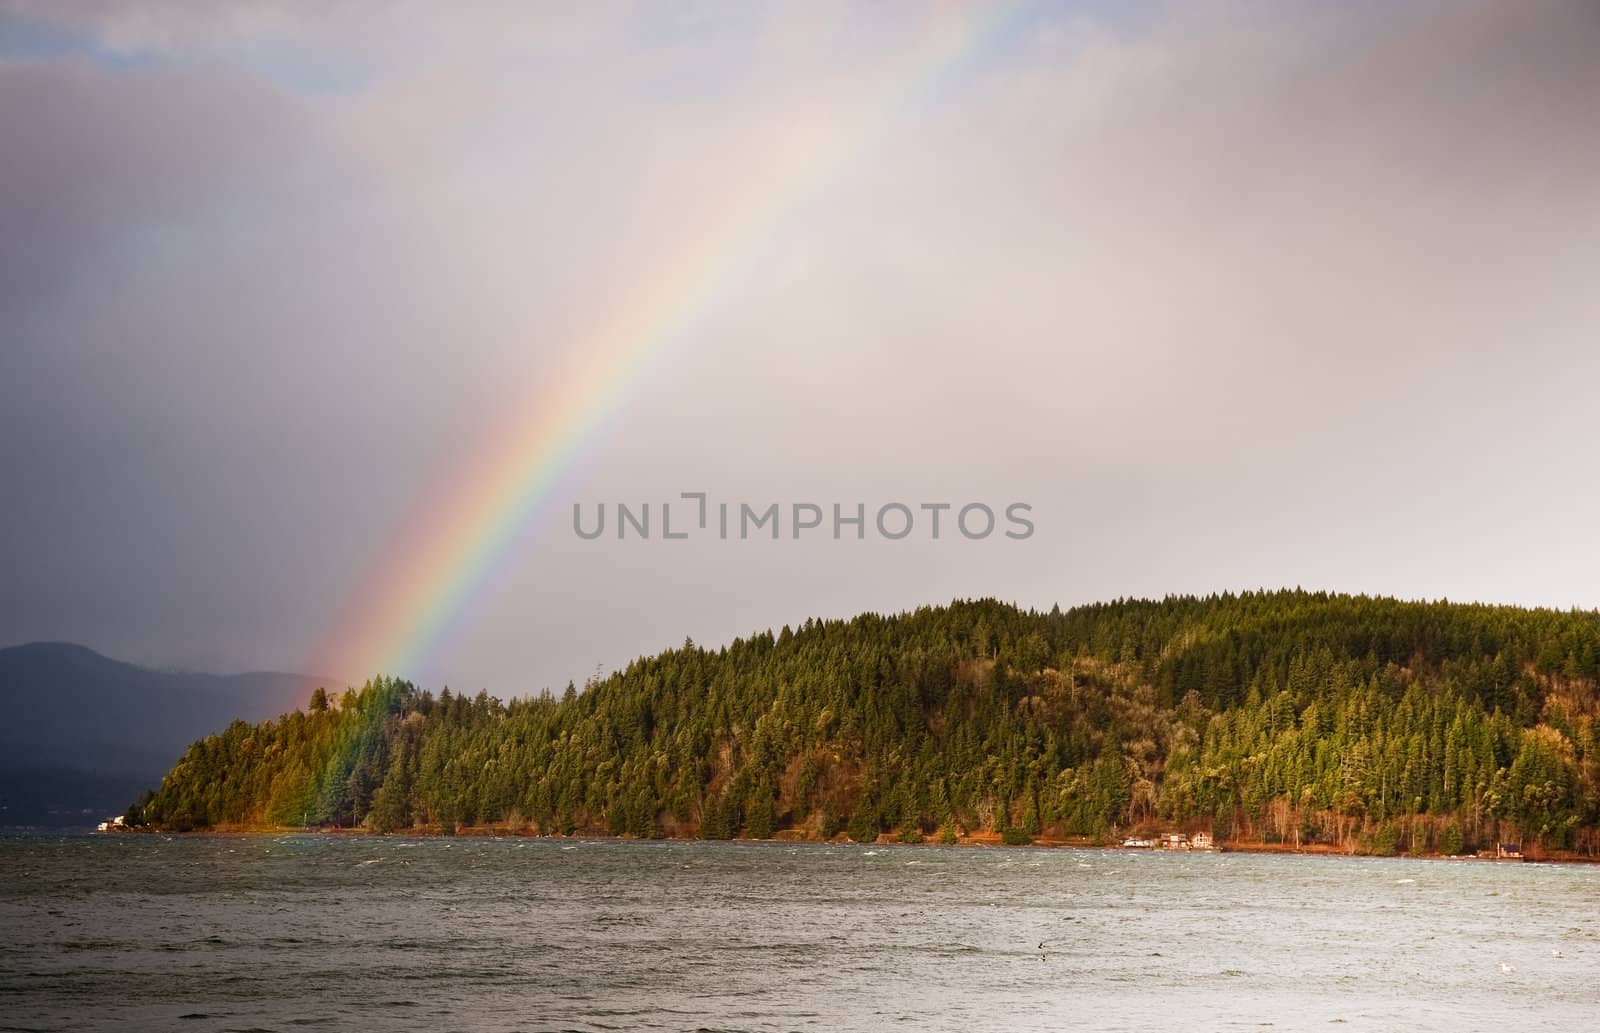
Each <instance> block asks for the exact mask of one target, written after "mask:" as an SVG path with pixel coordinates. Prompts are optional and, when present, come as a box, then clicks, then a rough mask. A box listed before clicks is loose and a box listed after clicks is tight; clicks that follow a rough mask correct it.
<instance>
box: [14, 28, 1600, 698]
mask: <svg viewBox="0 0 1600 1033" xmlns="http://www.w3.org/2000/svg"><path fill="white" fill-rule="evenodd" d="M317 8H318V9H317V10H316V11H315V12H313V11H312V10H311V8H310V7H305V6H297V5H291V4H267V3H259V4H258V3H243V4H235V3H227V2H224V3H219V4H215V5H207V6H206V7H205V8H204V9H203V10H202V9H197V8H194V7H193V6H192V5H188V4H180V3H175V2H174V3H157V2H152V3H127V4H112V3H96V2H85V3H78V4H70V5H60V4H55V3H45V2H16V0H8V2H0V139H3V140H4V144H3V146H0V484H3V485H4V501H3V503H0V570H3V576H0V645H9V644H15V643H20V642H25V641H31V640H37V639H52V640H70V641H76V642H80V643H83V644H86V645H89V646H91V647H92V648H95V649H98V650H100V651H101V652H104V653H106V654H108V655H111V656H115V657H118V658H123V659H128V660H132V661H135V662H139V663H144V664H148V665H152V666H159V667H180V668H190V669H205V670H212V671H220V672H232V671H241V670H251V669H278V670H296V671H304V672H307V673H312V674H316V675H320V676H325V677H328V678H329V679H331V680H334V681H358V680H360V679H362V678H364V677H367V676H369V675H372V674H376V673H389V674H394V675H399V676H404V677H409V678H413V679H416V680H418V681H419V682H420V683H422V684H424V685H426V686H429V687H435V688H436V687H439V686H441V685H445V684H448V685H450V686H452V687H455V688H458V689H468V690H472V691H476V690H477V689H479V688H486V689H488V690H489V691H490V692H491V693H493V694H495V695H499V696H502V697H507V696H513V695H521V694H526V693H531V692H537V691H538V690H539V689H541V688H543V687H547V686H548V687H552V688H555V689H557V690H559V689H560V687H562V686H564V685H565V684H566V682H567V681H568V680H569V679H570V680H575V681H577V682H578V683H579V684H580V685H581V684H582V683H583V681H584V680H585V679H586V678H588V677H590V676H592V675H594V674H595V673H596V672H597V671H607V670H610V669H613V668H615V667H617V666H619V665H623V664H626V663H627V662H628V661H629V660H631V659H632V658H634V657H636V656H640V655H647V654H650V653H654V652H657V651H659V650H660V649H663V648H667V647H671V646H674V645H677V644H680V643H682V641H683V640H684V639H685V638H693V639H694V640H695V641H696V642H698V643H701V644H707V645H715V644H718V643H724V642H728V641H731V640H732V639H733V638H735V637H737V636H742V635H747V634H749V633H751V632H754V631H757V630H761V629H766V628H778V627H781V626H782V625H784V624H786V623H788V624H798V623H800V622H802V621H804V620H805V619H806V618H808V617H844V616H849V615H852V614H855V613H858V612H862V611H869V610H873V611H880V612H887V611H898V610H902V609H907V608H913V607H916V606H919V605H924V604H938V603H944V602H948V601H949V600H951V599H953V598H958V597H974V596H994V597H998V598H1001V599H1004V600H1009V601H1014V602H1017V603H1019V604H1021V605H1024V606H1031V607H1038V608H1042V609H1048V608H1049V607H1050V606H1051V605H1054V604H1060V605H1062V606H1063V607H1066V606H1069V605H1072V604H1075V603H1083V602H1091V601H1097V600H1105V599H1112V598H1118V597H1124V596H1161V595H1165V594H1169V593H1199V594H1204V593H1209V592H1216V591H1224V590H1235V591H1237V590H1246V589H1253V588H1258V587H1266V588H1277V587H1293V586H1297V585H1298V586H1304V587H1306V588H1314V589H1329V590H1339V591H1351V592H1366V593H1370V594H1392V595H1398V596H1402V597H1407V598H1449V599H1453V600H1482V601H1488V602H1501V603H1517V604H1525V605H1548V606H1557V607H1569V606H1580V607H1583V608H1594V607H1597V606H1600V538H1597V536H1596V534H1595V528H1596V527H1600V477H1597V476H1596V474H1597V472H1600V471H1597V465H1600V464H1597V460H1596V451H1595V447H1594V446H1595V443H1596V440H1597V430H1596V423H1595V411H1596V402H1597V401H1600V388H1597V386H1596V385H1600V347H1597V343H1600V291H1597V290H1595V289H1594V284H1595V270H1597V269H1600V118H1596V98H1597V97H1600V62H1596V61H1595V60H1593V56H1594V55H1595V54H1596V53H1600V7H1596V6H1595V5H1594V4H1593V3H1589V2H1571V3H1557V2H1542V0H1533V2H1517V3H1477V2H1472V0H1463V2H1450V3H1444V2H1438V3H1428V2H1416V3H1401V4H1366V3H1357V4H1338V5H1334V4H1320V3H1318V4H1313V3H1301V4H1296V3H1279V4H1273V3H1242V2H1241V3H1230V2H1201V3H1186V4H1178V5H1172V6H1167V5H1163V4H1137V5H1117V4H1103V3H1102V4H1076V5H1073V4H1054V5H1049V4H1047V5H1038V4H1033V5H1028V4H1021V5H1018V4H1012V5H1006V6H995V7H987V6H970V7H963V6H954V7H946V6H939V5H931V4H929V5H914V4H905V5H884V4H877V3H863V4H857V5H834V4H811V3H807V4H793V5H787V4H715V3H699V2H686V3H681V4H653V3H638V4H606V3H600V4H581V5H579V4H572V5H554V4H535V5H512V4H503V5H502V4H481V5H465V6H458V5H438V4H431V3H395V4H382V5H378V4H366V3H359V2H348V3H340V4H335V5H328V6H327V7H326V8H325V9H324V7H323V5H317ZM640 299H645V300H640ZM650 299H655V300H650ZM652 305H653V306H655V307H654V308H652V307H651V306H652ZM630 313H644V314H643V315H638V316H630V315H629V314H630ZM662 313H666V315H662ZM669 317H670V318H669ZM591 366H594V367H596V368H599V367H603V368H605V369H607V370H611V371H613V372H612V373H608V374H606V376H605V377H602V378H600V379H598V380H596V379H595V378H593V377H590V378H588V379H585V376H584V375H583V371H584V370H585V369H588V368H590V367H591ZM574 371H577V372H574ZM596 384H598V385H599V386H598V387H597V386H596ZM519 442H520V443H521V445H526V446H527V448H521V445H519V446H518V448H513V447H511V445H514V444H517V443H519ZM519 448H521V450H520V451H519ZM530 449H531V451H530ZM527 456H532V457H533V458H531V459H529V458H526V457H527ZM519 457H522V458H519ZM540 457H542V458H540ZM474 470H486V471H488V473H486V474H484V476H483V477H479V476H478V475H476V474H474V473H473V471H474ZM497 477H498V479H496V478H497ZM684 492H704V493H706V495H707V498H708V501H709V502H710V504H711V507H712V514H713V515H712V519H711V521H710V524H709V527H710V528H711V530H708V531H700V530H699V529H698V527H696V528H695V529H694V530H695V533H693V534H691V535H690V536H689V537H688V538H687V539H673V540H666V539H664V538H663V537H662V536H661V533H660V532H661V527H660V519H661V506H662V504H663V503H666V502H669V501H670V502H672V503H673V508H672V517H671V519H672V520H673V524H674V529H675V530H677V529H678V528H680V527H683V526H685V525H686V524H687V523H688V522H689V518H690V516H691V515H692V514H693V513H694V507H695V503H694V502H693V501H690V500H684V499H682V498H681V497H680V496H681V493H684ZM619 502H620V503H626V504H628V505H629V506H630V507H632V508H633V509H634V510H635V511H637V510H638V509H639V508H640V507H642V505H643V504H644V503H647V502H648V503H650V504H651V508H652V511H653V516H654V519H655V523H654V524H653V525H652V527H651V531H652V532H653V533H652V535H651V536H650V537H649V538H641V537H640V536H638V535H630V536H628V537H626V538H624V539H622V540H618V539H617V537H616V536H615V526H616V512H615V509H614V507H615V505H616V504H617V503H619ZM719 502H727V503H730V504H732V506H733V508H734V512H735V514H736V515H737V512H738V506H739V504H740V503H745V504H749V505H750V506H752V507H753V508H755V509H757V510H764V509H765V507H766V506H767V505H768V504H771V503H774V502H776V503H778V504H779V505H780V518H781V521H782V523H781V528H780V536H779V538H778V539H777V540H773V539H771V538H770V537H763V535H764V534H765V531H762V532H759V533H758V534H757V535H755V536H753V537H751V538H748V539H741V538H740V537H739V536H738V533H737V530H735V532H734V534H732V535H731V536H730V537H729V539H727V540H723V539H721V538H720V537H718V536H717V535H716V534H715V533H714V528H715V522H716V521H715V515H714V514H715V507H716V505H717V504H718V503H719ZM896 502H898V503H901V504H903V505H905V506H906V507H907V508H908V509H909V510H911V512H912V515H913V517H914V518H915V522H914V525H913V530H912V533H910V534H908V535H907V536H906V537H904V538H901V539H891V538H888V537H885V536H884V535H882V534H880V533H878V532H877V530H876V528H875V527H873V526H872V522H873V515H874V514H875V513H876V512H877V510H878V508H879V507H880V506H883V505H886V504H889V503H896ZM796 503H812V504H816V505H818V506H819V507H821V508H822V510H823V512H824V513H825V514H829V515H831V507H832V506H833V505H834V504H836V503H837V504H840V505H842V506H843V507H845V512H846V513H847V514H848V513H850V512H852V511H853V509H854V506H855V505H856V504H857V503H860V504H862V505H864V506H866V507H867V508H866V512H867V520H868V528H867V533H866V534H865V536H864V538H862V539H859V540H858V539H856V538H854V537H852V533H853V532H851V531H850V529H849V528H846V534H845V535H844V536H843V537H841V538H840V539H838V540H835V539H834V538H833V536H832V535H831V533H829V527H828V525H827V523H825V524H824V526H823V528H822V530H821V531H817V532H806V533H803V534H802V535H801V537H800V538H799V539H796V538H795V537H793V534H792V531H791V516H792V512H793V511H792V507H793V506H794V505H795V504H796ZM924 503H948V504H950V505H951V506H952V509H951V510H949V511H947V512H945V520H946V524H945V526H944V529H943V534H941V536H940V537H939V538H937V539H935V538H933V537H932V535H931V533H930V531H929V527H928V523H927V519H926V518H927V517H928V516H929V515H930V511H928V510H922V509H920V508H919V507H920V506H921V505H922V504H924ZM970 503H982V504H984V505H987V506H990V507H991V508H992V509H993V510H994V511H996V513H997V514H999V515H1000V520H999V523H998V525H997V530H996V531H995V532H994V533H993V534H991V535H989V536H987V537H984V538H981V539H968V538H966V537H963V536H962V535H960V534H959V533H954V532H952V529H951V525H950V524H949V522H948V521H950V520H952V519H953V516H954V514H955V513H956V511H958V510H959V509H960V508H961V507H962V506H965V505H967V504H970ZM1013 503H1021V504H1024V505H1026V506H1027V507H1029V508H1028V509H1027V510H1026V514H1027V516H1028V517H1029V519H1030V520H1031V522H1032V533H1031V534H1029V535H1028V536H1027V537H1025V538H1008V537H1006V536H1005V535H1004V534H1003V531H1004V530H1005V529H1007V528H1008V527H1012V528H1015V527H1016V526H1017V525H1008V524H1007V523H1006V522H1005V519H1004V510H1005V507H1006V506H1008V505H1011V504H1013ZM575 505H577V506H579V507H581V508H580V512H581V513H582V514H583V515H584V520H585V521H587V522H592V520H593V518H594V514H595V513H596V512H597V509H598V507H600V506H602V505H604V506H606V507H608V508H610V510H611V512H610V513H609V516H610V518H611V523H609V524H608V526H607V531H606V533H605V534H603V535H601V536H600V537H599V538H597V539H594V540H586V539H584V538H582V537H580V536H579V535H577V534H576V533H575V532H574V527H573V520H572V517H573V508H574V506H575ZM455 512H459V513H461V514H464V515H463V516H462V518H461V519H460V520H457V521H455V522H454V523H452V522H451V520H450V519H447V518H446V517H447V515H448V514H450V513H455ZM897 512H898V511H896V513H897ZM891 515H892V518H893V519H892V520H891V523H890V527H891V530H893V529H896V525H897V524H898V521H899V520H900V517H899V516H898V515H895V514H891ZM491 531H492V533H490V532H491Z"/></svg>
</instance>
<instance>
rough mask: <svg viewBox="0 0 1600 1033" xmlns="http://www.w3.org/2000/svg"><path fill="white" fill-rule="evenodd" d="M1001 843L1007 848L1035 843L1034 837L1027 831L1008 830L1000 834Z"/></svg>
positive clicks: (1018, 829)
mask: <svg viewBox="0 0 1600 1033" xmlns="http://www.w3.org/2000/svg"><path fill="white" fill-rule="evenodd" d="M1000 842H1002V843H1004V844H1005V845H1006V846H1027V845H1028V844H1030V843H1032V842H1033V837H1032V836H1030V835H1028V833H1027V830H1025V829H1020V828H1008V829H1006V830H1004V831H1003V832H1001V833H1000Z"/></svg>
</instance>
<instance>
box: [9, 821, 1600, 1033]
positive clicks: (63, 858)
mask: <svg viewBox="0 0 1600 1033" xmlns="http://www.w3.org/2000/svg"><path fill="white" fill-rule="evenodd" d="M1597 905H1600V868H1589V867H1582V866H1547V865H1495V864H1487V863H1471V862H1455V863H1447V862H1422V861H1404V860H1377V859H1365V858H1326V857H1316V858H1308V857H1269V856H1250V855H1241V854H1182V855H1175V854H1162V853H1145V852H1139V853H1133V852H1128V853H1122V852H1117V851H1080V850H1044V849H987V850H986V849H973V848H958V847H952V848H941V847H893V846H875V847H860V846H817V845H790V844H777V843H752V844H743V843H631V842H577V841H566V840H542V839H496V840H486V839H456V840H445V839H431V840H417V839H378V838H335V837H323V836H283V837H276V838H271V837H225V836H204V837H180V838H176V839H166V838H162V837H156V836H132V835H130V836H110V837H106V836H101V837H92V838H91V837H85V836H67V837H61V836H50V837H45V836H9V837H4V838H0V929H4V933H5V935H4V943H3V945H0V1029H26V1030H45V1029H107V1030H110V1029H119V1030H120V1029H128V1028H168V1027H174V1028H181V1029H184V1030H194V1031H197V1033H198V1031H203V1030H245V1029H254V1030H296V1029H307V1028H309V1029H327V1030H343V1029H349V1030H393V1029H417V1030H430V1031H431V1030H441V1029H472V1030H542V1029H584V1030H614V1029H627V1030H636V1029H673V1030H678V1029H696V1028H702V1027H707V1028H715V1029H725V1030H836V1029H844V1028H853V1029H880V1028H889V1027H891V1026H893V1027H896V1028H901V1029H949V1030H976V1029H996V1030H999V1029H1004V1030H1030V1029H1039V1030H1043V1029H1062V1028H1083V1029H1103V1030H1123V1029H1126V1030H1133V1029H1147V1028H1150V1027H1152V1026H1153V1025H1162V1026H1173V1025H1180V1026H1188V1027H1189V1028H1194V1029H1223V1028H1234V1027H1238V1028H1244V1027H1251V1028H1280V1029H1306V1028H1312V1027H1318V1026H1328V1025H1330V1024H1336V1025H1337V1028H1340V1029H1346V1030H1358V1029H1396V1028H1405V1029H1414V1030H1450V1031H1455V1030H1462V1029H1497V1030H1504V1029H1526V1028H1530V1027H1532V1026H1534V1025H1536V1024H1540V1023H1550V1024H1552V1025H1556V1024H1564V1025H1565V1026H1567V1027H1568V1028H1574V1029H1578V1028H1588V1027H1590V1026H1592V1024H1593V1022H1594V1019H1595V1015H1596V1009H1597V1008H1600V906H1597ZM180 1020H181V1021H180Z"/></svg>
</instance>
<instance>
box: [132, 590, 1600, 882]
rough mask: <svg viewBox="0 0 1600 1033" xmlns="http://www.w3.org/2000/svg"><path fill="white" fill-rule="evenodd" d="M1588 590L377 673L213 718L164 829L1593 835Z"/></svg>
mask: <svg viewBox="0 0 1600 1033" xmlns="http://www.w3.org/2000/svg"><path fill="white" fill-rule="evenodd" d="M1597 677H1600V614H1597V613H1593V612H1558V611H1551V610H1525V609H1518V608H1513V607H1500V606H1479V605H1459V604H1452V603H1411V602H1400V601H1396V600H1392V599H1374V598H1367V597H1361V596H1343V595H1329V594H1323V593H1306V592H1299V591H1295V592H1277V593H1251V594H1245V595H1231V594H1229V595H1222V596H1215V597H1209V598H1204V599H1197V598H1192V597H1175V598H1168V599H1165V600H1161V601H1142V600H1128V601H1119V602H1113V603H1105V604H1099V605H1093V606H1084V607H1079V608H1076V609H1072V610H1068V611H1065V612H1060V611H1052V612H1050V613H1035V612H1028V611H1022V610H1018V609H1016V608H1014V607H1011V606H1008V605H1004V604H1001V603H998V602H994V601H989V600H982V601H976V602H958V603H955V604H953V605H951V606H948V607H939V608H924V609H921V610H917V611H916V612H913V613H907V614H902V615H898V616H892V617H885V616H878V615H875V614H868V615H864V616H861V617H857V618H855V619H853V620H849V621H807V622H805V623H804V624H803V625H801V626H800V627H799V628H797V629H793V630H791V629H790V628H787V627H786V628H784V629H783V630H782V631H781V632H779V633H777V634H772V633H770V632H767V633H762V634H758V635H755V636H753V637H750V638H747V639H741V640H738V641H735V642H733V643H732V644H731V645H728V646H726V647H723V648H719V649H704V648H701V647H698V646H696V645H694V644H692V643H688V642H686V643H685V644H684V646H683V647H682V648H681V649H674V650H669V651H667V652H664V653H662V654H660V655H659V656H656V657H652V658H649V659H641V660H638V661H635V662H634V663H633V664H631V665H630V666H629V667H628V668H627V669H626V670H623V671H620V672H618V673H615V674H613V675H611V676H610V677H609V678H606V679H604V680H602V681H597V682H594V683H592V684H590V685H589V686H587V687H586V688H585V689H584V691H582V692H577V691H575V690H574V689H573V688H572V687H571V686H569V687H568V688H567V691H566V692H565V693H564V694H563V696H562V697H561V698H559V699H557V698H553V697H552V696H551V695H550V694H549V693H542V694H540V695H539V696H537V697H534V698H527V699H514V700H512V701H510V702H509V703H502V702H501V701H499V700H496V699H493V698H490V697H488V696H487V695H484V694H482V693H480V694H478V695H477V696H476V697H468V696H465V695H456V694H452V693H450V692H449V691H448V690H446V691H444V692H441V693H440V694H439V695H438V696H437V697H436V696H434V695H432V694H430V693H428V692H421V691H418V690H417V689H415V688H414V687H413V686H412V685H410V684H409V683H407V682H403V681H399V680H395V679H390V678H378V679H375V680H373V681H371V682H369V683H368V684H366V685H365V686H364V687H362V688H361V689H360V690H359V691H347V692H345V693H344V694H343V696H342V697H341V698H339V699H337V700H327V699H324V697H322V696H321V695H320V694H319V695H318V696H317V697H316V698H314V700H313V704H312V709H311V712H309V713H299V712H296V713H291V714H289V715H287V716H286V717H284V718H282V719H281V720H279V721H276V722H269V723H266V724H261V725H256V726H254V727H252V726H249V725H246V724H244V723H242V722H236V723H235V724H233V725H232V726H230V727H229V728H228V729H227V731H226V732H224V733H223V734H221V735H216V736H212V737H210V738H207V739H205V740H203V741H201V742H197V743H195V744H194V745H193V746H192V747H190V749H189V751H188V752H187V753H186V754H185V755H184V757H183V759H182V760H181V761H180V762H179V764H178V765H177V766H176V767H175V768H174V769H173V770H172V771H171V773H170V774H168V775H167V777H166V778H165V780H164V781H163V782H162V784H161V787H160V789H159V790H158V791H156V792H155V793H154V794H153V795H147V796H146V797H145V798H144V799H143V800H141V801H140V804H139V806H138V809H137V811H136V813H137V814H138V815H141V816H142V818H143V819H145V820H148V821H149V822H151V823H153V824H155V825H158V826H161V827H166V828H172V829H180V830H183V829H192V828H198V827H205V826H210V825H218V824H233V825H245V824H279V825H296V826H298V825H301V824H307V823H308V824H312V825H328V824H336V825H341V826H354V825H363V826H366V827H368V828H371V829H374V830H377V831H392V830H404V829H410V828H413V827H419V826H420V827H425V828H428V829H430V830H440V831H447V832H448V831H454V830H455V829H456V827H457V826H459V825H476V824H484V823H491V822H493V823H509V824H511V825H513V826H516V827H518V828H524V829H527V830H529V831H539V832H544V833H566V834H571V833H574V832H582V833H610V834H613V835H632V836H663V835H666V836H701V837H708V838H728V837H733V836H745V837H751V838H767V837H771V836H773V835H774V834H776V833H778V832H779V831H780V830H784V829H791V828H792V829H799V830H803V831H804V832H805V834H807V835H810V836H820V837H824V838H831V837H832V836H835V835H837V834H840V833H845V834H848V835H849V836H850V837H851V838H854V839H857V840H867V839H872V838H876V837H878V836H879V835H881V834H885V833H888V834H893V835H896V836H898V837H900V838H902V839H906V840H917V839H921V838H922V837H923V836H929V837H934V836H938V837H940V838H943V839H945V840H949V839H951V838H953V837H954V836H956V835H958V834H968V833H973V832H979V831H988V832H999V833H1001V834H1002V835H1003V836H1004V837H1005V838H1006V839H1007V840H1008V841H1011V842H1018V841H1025V840H1026V839H1028V838H1030V837H1036V836H1041V835H1043V836H1067V835H1090V836H1105V835H1112V834H1116V833H1117V832H1118V831H1120V830H1125V829H1128V828H1131V827H1136V826H1143V827H1150V828H1156V827H1163V826H1170V827H1181V828H1185V829H1190V830H1193V829H1198V828H1202V827H1204V828H1208V829H1213V830H1214V831H1215V833H1216V834H1217V835H1218V836H1219V837H1221V838H1223V839H1224V840H1227V839H1242V840H1255V841H1262V842H1269V843H1270V842H1283V843H1298V844H1308V843H1318V842H1320V843H1333V844H1338V845H1341V846H1348V847H1350V848H1353V849H1363V850H1373V851H1376V852H1380V853H1387V852H1390V851H1393V850H1415V851H1433V850H1437V851H1441V852H1446V853H1454V852H1457V851H1459V850H1462V849H1471V848H1472V847H1474V846H1477V845H1480V844H1489V843H1493V842H1495V841H1496V840H1497V839H1526V840H1529V841H1531V842H1537V843H1539V844H1542V845H1543V846H1544V847H1546V848H1549V849H1556V848H1567V849H1575V850H1580V851H1584V852H1588V853H1595V852H1600V834H1597V829H1596V823H1597V819H1600V746H1597V738H1600V693H1597Z"/></svg>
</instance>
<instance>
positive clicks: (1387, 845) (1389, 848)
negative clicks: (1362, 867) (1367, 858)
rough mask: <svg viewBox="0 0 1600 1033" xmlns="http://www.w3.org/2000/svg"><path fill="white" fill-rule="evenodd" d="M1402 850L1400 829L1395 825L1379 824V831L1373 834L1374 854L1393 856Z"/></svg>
mask: <svg viewBox="0 0 1600 1033" xmlns="http://www.w3.org/2000/svg"><path fill="white" fill-rule="evenodd" d="M1399 852H1400V830H1399V829H1398V828H1396V827H1395V826H1394V825H1389V824H1385V825H1379V826H1378V831H1376V832H1374V833H1373V834H1372V855H1373V856H1374V857H1393V856H1394V855H1395V854H1397V853H1399Z"/></svg>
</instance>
